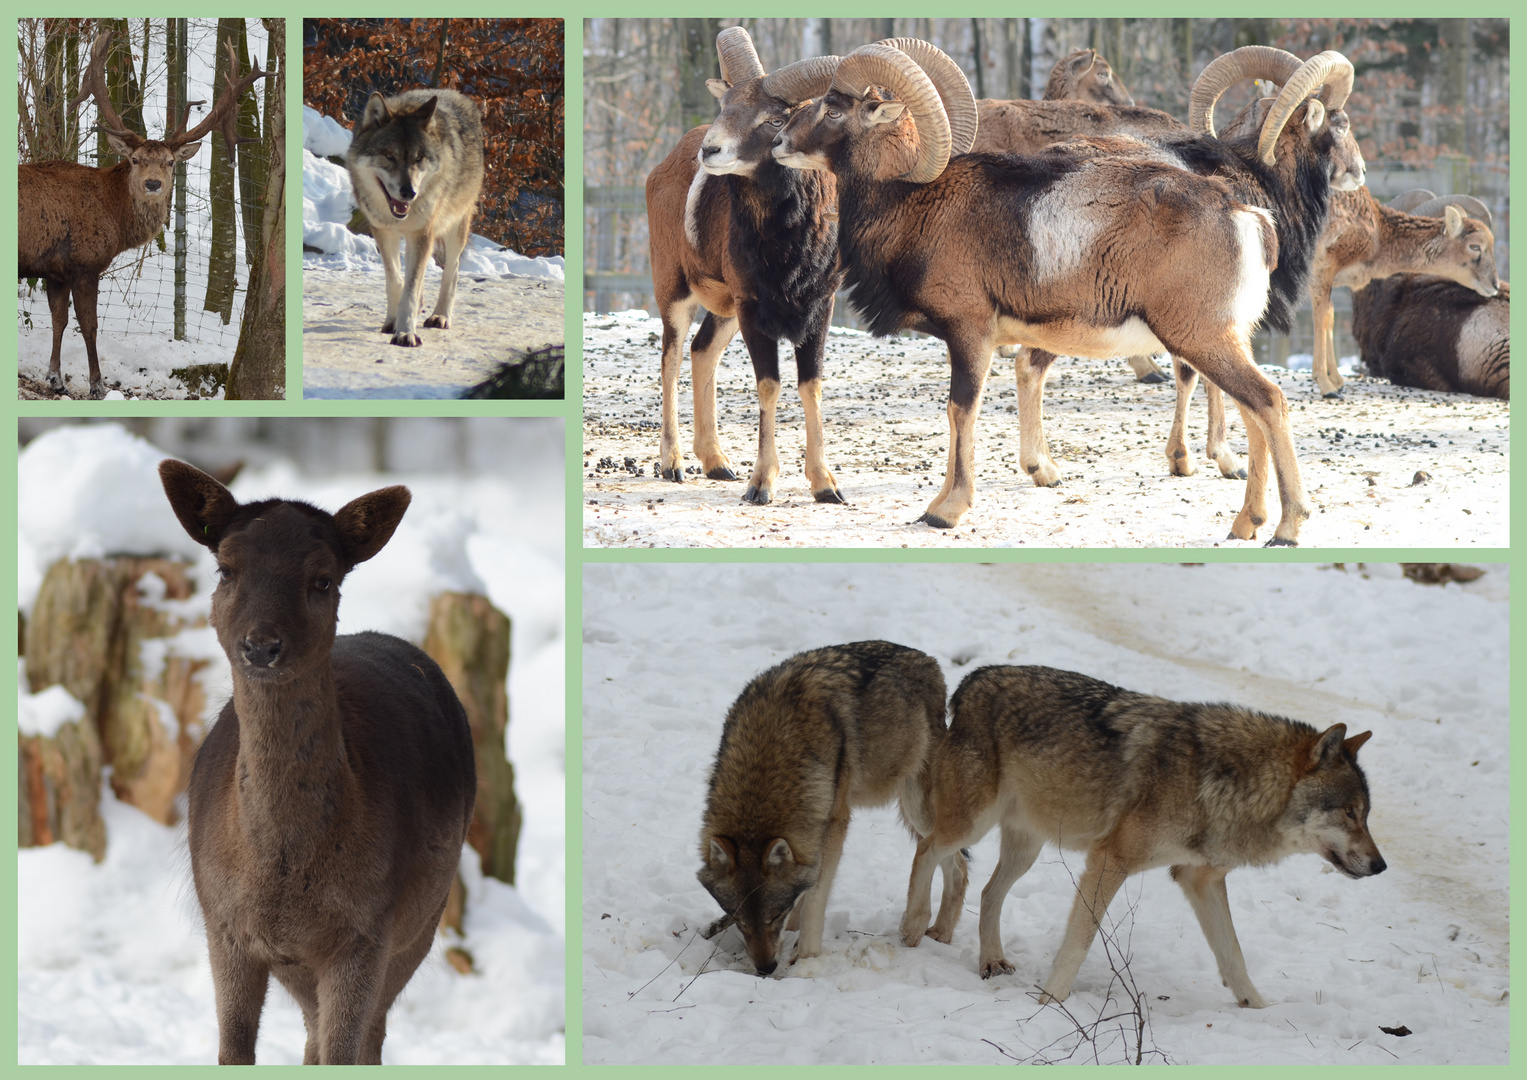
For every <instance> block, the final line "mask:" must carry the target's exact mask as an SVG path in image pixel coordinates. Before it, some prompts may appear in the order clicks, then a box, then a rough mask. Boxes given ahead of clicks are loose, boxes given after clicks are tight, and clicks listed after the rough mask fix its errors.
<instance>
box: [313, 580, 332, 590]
mask: <svg viewBox="0 0 1527 1080" xmlns="http://www.w3.org/2000/svg"><path fill="white" fill-rule="evenodd" d="M333 584H334V582H333V581H332V580H331V579H329V578H326V577H321V578H319V579H318V580H317V581H315V582H313V588H315V589H317V590H318V591H319V592H323V593H326V592H328V591H329V586H331V585H333Z"/></svg>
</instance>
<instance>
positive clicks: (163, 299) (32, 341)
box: [18, 19, 270, 400]
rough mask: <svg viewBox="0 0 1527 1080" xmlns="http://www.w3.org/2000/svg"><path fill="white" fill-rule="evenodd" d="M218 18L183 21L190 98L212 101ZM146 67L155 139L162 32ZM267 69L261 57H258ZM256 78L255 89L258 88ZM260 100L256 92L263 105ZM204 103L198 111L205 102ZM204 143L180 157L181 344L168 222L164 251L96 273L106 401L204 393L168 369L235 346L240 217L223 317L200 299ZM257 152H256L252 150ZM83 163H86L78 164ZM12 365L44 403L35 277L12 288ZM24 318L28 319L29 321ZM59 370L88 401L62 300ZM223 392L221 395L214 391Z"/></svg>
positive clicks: (149, 248) (227, 357) (46, 346)
mask: <svg viewBox="0 0 1527 1080" xmlns="http://www.w3.org/2000/svg"><path fill="white" fill-rule="evenodd" d="M246 23H247V26H248V31H249V45H250V49H251V51H252V53H253V55H254V56H256V57H259V58H260V59H261V61H262V62H264V60H265V55H266V51H267V49H266V46H267V39H266V34H265V29H264V27H263V26H261V24H260V20H259V19H248V20H246ZM216 31H217V21H216V20H208V19H196V20H192V21H191V25H190V28H189V32H188V33H189V38H190V60H191V62H190V66H189V67H188V69H187V73H186V74H187V79H188V82H189V87H190V90H189V93H190V99H191V100H193V101H195V100H205V101H207V102H209V103H210V102H211V101H213V99H214V94H213V87H212V80H213V75H214V70H213V63H214V62H215V60H216V58H217V57H216ZM133 34H134V40H135V43H136V44H135V45H134V49H135V55H139V51H141V48H142V34H141V27H139V28H135V29H134V30H133ZM153 44H154V47H153V48H151V49H150V53H149V63H150V72H151V77H150V79H149V81H148V84H147V86H148V91H147V98H146V100H145V103H144V118H145V121H146V122H147V124H148V128H149V134H150V135H151V136H152V137H155V138H158V137H160V136H161V135H162V134H163V132H164V123H165V98H164V87H165V86H166V79H165V76H164V62H165V61H164V38H163V34H162V33H161V34H159V36H157V37H155V38H154V39H153ZM264 66H265V67H266V68H269V67H270V64H269V63H264ZM263 85H264V84H263V83H260V84H257V88H259V87H260V86H263ZM263 101H264V98H263V96H262V97H261V103H262V104H261V108H262V109H263V107H264V105H263ZM210 107H211V106H210V104H209V105H207V106H205V108H210ZM204 115H205V112H203V111H193V113H192V116H191V123H192V124H195V123H197V122H198V121H199V120H200V119H201V117H202V116H204ZM80 123H81V127H82V128H88V127H90V126H91V125H93V124H94V123H95V107H94V105H93V104H91V103H86V104H85V105H84V106H83V107H82V108H81V117H80ZM211 145H212V144H211V140H210V139H208V140H207V141H206V142H205V143H204V144H203V147H202V150H201V152H200V153H198V154H197V155H196V156H195V157H193V158H191V160H190V161H188V162H187V163H186V167H187V170H188V174H187V195H188V202H187V208H186V218H187V233H188V243H189V245H190V247H189V257H188V259H187V262H186V297H187V302H186V320H187V328H186V335H187V340H185V341H176V340H174V326H175V310H174V293H175V249H174V219H173V216H172V218H171V225H170V229H169V232H168V233H167V234H166V241H167V243H168V245H169V247H168V250H165V251H160V250H159V248H158V246H157V245H156V244H153V243H150V244H148V245H146V246H145V247H142V248H135V249H133V250H131V251H124V252H123V253H122V254H121V255H119V256H117V258H116V260H115V261H114V262H113V263H112V266H111V268H110V269H109V270H108V271H107V272H106V273H105V274H103V275H102V277H101V291H100V298H99V302H98V304H97V308H96V312H97V318H98V321H99V324H100V329H99V330H98V332H97V334H96V347H97V351H98V353H99V355H100V362H101V375H102V378H103V379H105V381H106V385H107V386H108V387H111V388H112V390H111V391H110V392H109V393H108V400H122V399H158V400H179V399H184V398H187V397H202V396H208V395H206V394H205V393H204V390H203V388H202V387H201V386H200V385H199V384H192V385H187V383H186V382H185V381H184V380H182V379H180V378H177V377H176V376H175V375H173V374H172V372H173V371H174V370H175V369H177V368H188V367H193V366H196V365H200V364H224V365H226V364H228V363H229V362H230V361H231V360H232V359H233V352H234V349H235V347H236V346H237V345H238V338H239V323H240V321H241V320H242V318H243V311H244V293H245V288H246V286H247V285H248V282H249V268H248V267H247V266H246V265H245V264H244V260H243V257H242V250H243V248H242V244H243V227H244V223H243V218H242V217H240V219H239V226H238V227H239V238H240V239H239V243H240V257H239V258H237V259H235V260H234V263H235V268H234V272H235V274H236V276H237V279H238V288H237V291H236V292H235V293H234V298H233V313H232V316H231V318H230V320H229V321H228V322H227V323H223V322H222V320H221V317H220V316H219V315H218V314H217V313H215V312H209V311H203V310H202V306H203V305H202V302H203V300H204V299H205V297H206V292H207V252H208V250H209V248H208V245H209V244H210V243H211V218H210V213H211V212H210V203H209V196H208V193H207V192H208V182H209V181H208V176H209V174H210V171H211ZM255 149H258V148H255ZM84 163H85V164H93V162H91V161H88V160H87V161H85V162H84ZM18 297H19V299H18V304H19V309H20V310H19V314H20V316H21V317H20V319H19V325H18V330H19V336H20V345H19V352H20V355H19V361H20V374H21V378H22V393H21V396H22V398H23V399H28V398H33V397H37V398H44V399H52V398H53V397H55V396H56V395H54V394H53V393H52V392H51V391H48V390H47V388H46V386H45V385H44V379H45V378H46V376H47V371H48V360H49V357H50V356H51V354H52V349H53V331H52V321H51V318H50V316H49V314H48V298H47V293H46V291H45V290H44V288H43V287H42V285H41V283H39V284H38V287H37V288H36V289H35V290H31V291H29V290H28V289H27V283H26V282H25V281H24V280H23V281H22V282H21V283H20V286H19V293H18ZM29 323H30V325H28V324H29ZM61 358H62V365H61V370H62V373H63V375H64V378H65V380H66V384H67V385H68V387H69V390H70V391H71V395H70V396H72V397H76V398H82V397H89V394H90V379H89V367H88V364H87V362H86V359H85V343H84V339H83V338H81V337H80V333H79V328H78V326H77V324H76V322H75V318H74V308H73V305H72V304H71V305H70V313H69V326H68V329H67V331H66V332H65V334H64V342H63V351H62V353H61ZM211 396H215V397H216V398H218V399H221V398H222V391H221V390H219V391H217V393H216V394H215V395H211Z"/></svg>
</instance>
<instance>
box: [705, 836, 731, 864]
mask: <svg viewBox="0 0 1527 1080" xmlns="http://www.w3.org/2000/svg"><path fill="white" fill-rule="evenodd" d="M706 861H707V862H709V863H710V865H711V866H712V867H714V868H715V869H718V870H724V869H725V868H726V867H728V866H735V865H737V846H736V845H735V844H733V843H732V842H731V841H730V840H728V839H727V838H726V837H724V836H713V837H711V838H710V852H709V855H708V858H707V860H706Z"/></svg>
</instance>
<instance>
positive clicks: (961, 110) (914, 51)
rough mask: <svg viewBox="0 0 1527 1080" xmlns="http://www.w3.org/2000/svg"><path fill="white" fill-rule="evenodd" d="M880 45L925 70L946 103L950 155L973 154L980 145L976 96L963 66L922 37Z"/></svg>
mask: <svg viewBox="0 0 1527 1080" xmlns="http://www.w3.org/2000/svg"><path fill="white" fill-rule="evenodd" d="M876 44H877V45H889V46H890V47H891V48H893V49H900V50H901V51H902V52H904V53H906V54H907V55H908V56H910V57H911V58H912V61H913V63H915V64H916V65H917V66H918V67H920V68H922V69H923V72H924V73H925V74H926V75H927V76H928V78H929V79H930V80H932V82H933V85H934V87H935V88H936V89H937V90H938V96H939V100H941V101H942V102H943V103H944V115H946V116H947V117H949V138H950V153H952V154H968V153H970V148H971V147H972V146H974V145H975V143H976V95H975V94H974V93H973V92H972V91H971V89H970V80H969V79H967V78H966V77H965V72H963V71H961V70H960V65H959V64H956V63H955V62H954V60H953V59H951V58H950V56H949V55H948V54H947V53H945V52H944V51H943V50H941V49H939V48H938V47H937V46H935V45H931V44H929V43H928V42H926V41H924V40H922V39H921V38H886V39H885V40H884V41H878V42H876Z"/></svg>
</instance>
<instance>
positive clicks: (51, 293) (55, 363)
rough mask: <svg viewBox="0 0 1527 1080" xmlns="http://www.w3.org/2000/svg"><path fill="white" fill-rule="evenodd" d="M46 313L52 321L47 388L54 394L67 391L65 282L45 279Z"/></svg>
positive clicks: (67, 314)
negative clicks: (64, 357)
mask: <svg viewBox="0 0 1527 1080" xmlns="http://www.w3.org/2000/svg"><path fill="white" fill-rule="evenodd" d="M46 285H47V288H48V314H49V316H51V318H52V322H53V353H52V355H51V356H49V358H48V389H49V390H51V391H53V392H54V393H55V394H63V393H67V391H66V390H65V389H64V373H63V371H62V364H63V358H62V350H63V347H64V331H65V330H66V329H68V327H69V286H68V284H67V283H66V282H62V281H54V280H53V279H52V278H49V279H47V281H46Z"/></svg>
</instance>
